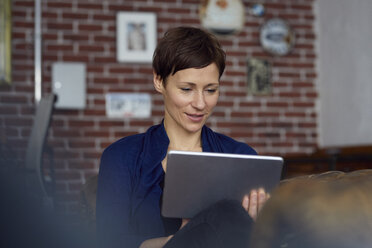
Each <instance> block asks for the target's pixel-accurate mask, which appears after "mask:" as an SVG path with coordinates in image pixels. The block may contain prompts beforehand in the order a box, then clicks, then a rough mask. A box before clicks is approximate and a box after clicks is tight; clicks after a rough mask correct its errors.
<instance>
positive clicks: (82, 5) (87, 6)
mask: <svg viewBox="0 0 372 248" xmlns="http://www.w3.org/2000/svg"><path fill="white" fill-rule="evenodd" d="M78 8H80V9H96V10H102V9H103V5H102V3H101V4H99V3H78Z"/></svg>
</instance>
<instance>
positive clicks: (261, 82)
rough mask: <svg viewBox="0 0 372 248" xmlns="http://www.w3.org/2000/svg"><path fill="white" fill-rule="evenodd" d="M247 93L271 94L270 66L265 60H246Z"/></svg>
mask: <svg viewBox="0 0 372 248" xmlns="http://www.w3.org/2000/svg"><path fill="white" fill-rule="evenodd" d="M247 75H248V80H247V81H248V94H252V95H269V94H271V66H270V64H269V62H268V61H267V60H264V59H256V58H249V59H248V61H247Z"/></svg>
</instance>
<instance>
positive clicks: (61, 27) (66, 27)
mask: <svg viewBox="0 0 372 248" xmlns="http://www.w3.org/2000/svg"><path fill="white" fill-rule="evenodd" d="M47 27H48V29H49V30H53V29H56V30H72V28H73V27H72V23H65V22H64V23H53V22H49V23H48V24H47Z"/></svg>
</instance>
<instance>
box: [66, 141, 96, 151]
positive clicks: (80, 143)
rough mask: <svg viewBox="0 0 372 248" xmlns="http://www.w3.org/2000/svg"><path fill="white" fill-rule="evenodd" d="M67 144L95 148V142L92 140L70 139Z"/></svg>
mask: <svg viewBox="0 0 372 248" xmlns="http://www.w3.org/2000/svg"><path fill="white" fill-rule="evenodd" d="M68 146H69V147H70V148H81V149H84V148H95V146H96V145H95V142H94V141H72V140H70V141H69V142H68Z"/></svg>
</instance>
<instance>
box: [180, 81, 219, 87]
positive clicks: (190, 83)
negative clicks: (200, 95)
mask: <svg viewBox="0 0 372 248" xmlns="http://www.w3.org/2000/svg"><path fill="white" fill-rule="evenodd" d="M180 83H184V84H189V85H193V86H195V85H196V83H192V82H180ZM210 86H219V83H209V84H207V85H206V86H205V87H210Z"/></svg>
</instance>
